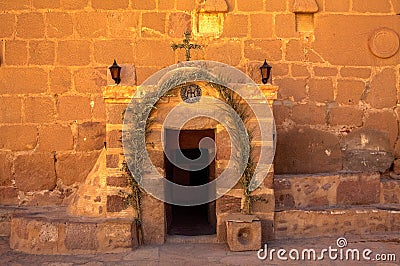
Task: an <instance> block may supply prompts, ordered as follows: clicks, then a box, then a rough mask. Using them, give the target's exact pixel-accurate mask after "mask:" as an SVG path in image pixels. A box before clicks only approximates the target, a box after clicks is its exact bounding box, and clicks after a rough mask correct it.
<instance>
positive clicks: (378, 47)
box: [369, 28, 399, 58]
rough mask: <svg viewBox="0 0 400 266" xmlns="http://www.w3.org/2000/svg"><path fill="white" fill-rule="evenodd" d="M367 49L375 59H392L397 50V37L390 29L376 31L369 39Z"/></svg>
mask: <svg viewBox="0 0 400 266" xmlns="http://www.w3.org/2000/svg"><path fill="white" fill-rule="evenodd" d="M369 49H370V50H371V52H372V53H373V54H374V55H375V56H377V57H380V58H389V57H392V56H393V55H395V54H396V53H397V51H398V50H399V36H398V35H397V33H396V32H395V31H394V30H392V29H388V28H381V29H377V30H376V31H374V33H373V34H372V35H371V38H370V39H369Z"/></svg>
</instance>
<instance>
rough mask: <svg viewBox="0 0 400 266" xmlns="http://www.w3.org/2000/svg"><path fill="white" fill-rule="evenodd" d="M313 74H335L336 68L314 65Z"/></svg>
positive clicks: (321, 75)
mask: <svg viewBox="0 0 400 266" xmlns="http://www.w3.org/2000/svg"><path fill="white" fill-rule="evenodd" d="M314 74H315V75H316V76H319V77H329V76H333V77H334V76H337V74H338V69H337V68H335V67H314Z"/></svg>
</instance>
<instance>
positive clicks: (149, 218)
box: [142, 194, 166, 244]
mask: <svg viewBox="0 0 400 266" xmlns="http://www.w3.org/2000/svg"><path fill="white" fill-rule="evenodd" d="M142 202H143V212H142V224H143V233H144V242H145V243H148V244H163V243H164V241H165V239H164V237H165V233H166V232H165V211H164V202H161V201H159V200H158V199H155V198H153V196H151V195H147V194H146V195H144V196H143V199H142Z"/></svg>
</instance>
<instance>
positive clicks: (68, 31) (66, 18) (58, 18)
mask: <svg viewBox="0 0 400 266" xmlns="http://www.w3.org/2000/svg"><path fill="white" fill-rule="evenodd" d="M46 22H47V35H48V36H49V37H50V38H54V37H56V38H57V37H58V38H62V37H68V36H71V35H72V33H73V22H72V16H71V15H70V14H68V13H62V12H49V13H46Z"/></svg>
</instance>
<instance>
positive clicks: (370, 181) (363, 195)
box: [337, 174, 380, 205]
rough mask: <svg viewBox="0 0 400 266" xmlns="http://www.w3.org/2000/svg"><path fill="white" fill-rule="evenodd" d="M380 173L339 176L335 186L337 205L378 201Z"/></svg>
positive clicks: (364, 203)
mask: <svg viewBox="0 0 400 266" xmlns="http://www.w3.org/2000/svg"><path fill="white" fill-rule="evenodd" d="M379 196H380V175H379V174H371V175H367V174H360V175H359V176H355V175H352V176H351V177H350V178H347V176H346V175H344V176H342V177H341V178H340V183H339V186H338V188H337V204H338V205H367V204H374V203H379Z"/></svg>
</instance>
